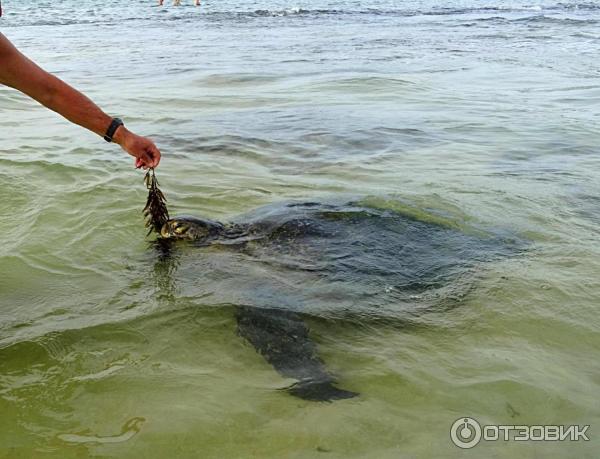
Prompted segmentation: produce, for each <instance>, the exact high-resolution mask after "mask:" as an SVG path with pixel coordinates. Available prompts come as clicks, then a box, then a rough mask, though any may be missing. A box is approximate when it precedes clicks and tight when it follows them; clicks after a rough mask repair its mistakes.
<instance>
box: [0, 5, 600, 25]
mask: <svg viewBox="0 0 600 459" xmlns="http://www.w3.org/2000/svg"><path fill="white" fill-rule="evenodd" d="M598 11H600V4H598V3H593V2H584V3H562V2H561V3H556V4H553V5H535V4H534V5H527V4H523V5H497V6H494V5H492V6H481V7H479V6H472V7H433V8H429V9H411V8H398V9H390V8H387V9H380V8H361V9H347V8H316V9H307V8H301V7H297V6H296V7H288V8H280V9H255V10H247V11H239V10H238V11H228V10H211V9H210V7H205V8H204V9H202V10H201V12H200V14H196V13H194V15H191V14H182V13H181V12H178V13H177V14H171V13H170V12H168V10H161V14H160V16H157V15H155V14H153V15H146V14H144V15H139V14H135V15H134V16H131V15H127V16H125V17H123V16H120V17H116V18H113V17H111V16H107V15H94V17H90V16H81V17H75V16H73V15H63V16H62V17H61V16H56V15H55V16H54V17H53V18H51V19H49V18H48V17H47V16H35V15H28V14H13V15H9V16H8V17H7V18H6V20H5V21H4V23H3V26H5V27H18V26H25V25H28V26H62V25H73V24H98V25H100V24H103V25H110V24H114V23H115V22H123V21H124V20H126V21H136V20H137V21H151V22H156V21H191V20H209V21H215V20H216V21H221V20H222V21H227V20H240V19H242V20H243V19H254V18H281V17H324V16H386V17H414V16H463V15H465V16H466V15H471V14H482V15H489V14H493V15H496V16H497V15H506V14H513V13H528V12H529V13H539V14H559V13H585V12H598ZM97 16H98V17H102V19H97ZM573 20H576V19H573Z"/></svg>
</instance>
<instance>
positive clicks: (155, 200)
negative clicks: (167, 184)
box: [143, 169, 169, 235]
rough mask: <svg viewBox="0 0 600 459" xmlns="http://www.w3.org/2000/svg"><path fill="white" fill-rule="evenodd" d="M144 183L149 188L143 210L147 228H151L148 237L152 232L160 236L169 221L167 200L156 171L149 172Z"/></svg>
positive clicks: (150, 170)
mask: <svg viewBox="0 0 600 459" xmlns="http://www.w3.org/2000/svg"><path fill="white" fill-rule="evenodd" d="M144 183H145V184H146V188H148V200H147V201H146V207H144V210H143V214H144V218H145V220H146V228H149V230H148V234H147V235H149V234H150V233H151V232H152V231H155V232H156V233H157V234H160V230H161V228H162V227H163V225H164V224H165V223H166V222H167V221H168V220H169V211H168V210H167V199H166V198H165V195H164V194H163V193H162V191H160V189H159V188H158V180H156V175H155V174H154V169H149V170H148V172H147V173H146V176H145V177H144Z"/></svg>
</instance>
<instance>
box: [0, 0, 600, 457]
mask: <svg viewBox="0 0 600 459" xmlns="http://www.w3.org/2000/svg"><path fill="white" fill-rule="evenodd" d="M183 3H191V1H190V2H186V1H184V2H183ZM3 7H4V10H5V17H4V18H3V19H2V20H1V21H0V27H1V30H2V32H3V33H4V34H5V35H7V36H8V37H9V38H10V39H11V40H13V41H14V42H15V43H16V44H17V45H18V46H19V47H20V48H21V49H22V50H23V51H24V52H26V54H27V55H29V56H30V57H32V58H34V59H35V60H36V61H37V62H39V63H40V64H41V65H42V66H44V67H45V68H46V69H48V70H50V71H52V72H54V73H55V74H57V75H59V76H60V77H61V78H64V79H65V80H67V81H68V82H70V83H72V84H74V85H75V86H77V87H78V88H80V89H82V90H83V91H84V92H86V94H88V95H89V96H90V97H92V98H93V99H94V100H95V101H96V102H98V103H99V104H100V105H101V106H102V107H103V108H104V109H105V110H106V111H108V112H109V113H112V114H115V115H121V116H122V117H123V118H124V119H125V121H126V123H127V124H128V125H129V126H130V127H131V128H132V129H133V130H135V131H138V132H140V133H144V134H147V135H150V136H152V137H153V138H154V139H155V140H156V142H157V144H158V145H159V147H160V148H161V150H162V152H163V154H164V159H163V162H162V164H161V167H160V170H159V171H158V173H159V179H160V181H161V183H162V185H163V188H164V191H165V193H166V194H167V196H168V198H169V202H170V209H171V211H172V213H188V214H195V215H203V216H207V217H210V218H214V219H220V220H228V219H231V218H234V217H235V216H237V215H239V214H241V213H243V212H246V211H251V210H252V209H254V208H256V207H258V206H260V205H263V204H267V203H272V202H278V201H283V200H290V199H310V200H326V199H341V198H344V199H345V198H346V197H349V198H352V199H355V198H359V199H368V200H369V202H371V203H372V204H373V205H375V206H377V207H379V208H382V207H383V208H390V209H397V210H398V209H400V210H402V211H403V212H409V213H412V214H417V215H420V216H430V215H438V216H439V215H442V216H444V218H445V219H447V220H449V221H451V222H454V223H455V224H456V225H457V227H459V228H467V227H485V228H490V229H497V230H501V231H506V232H508V233H511V234H518V235H519V236H520V237H522V238H525V239H527V240H528V241H529V249H528V250H527V252H526V253H525V254H524V255H523V256H519V257H508V258H505V259H503V260H499V261H497V262H495V263H489V264H487V265H486V266H485V267H484V268H482V270H481V272H479V273H478V276H477V281H476V282H475V283H474V285H473V286H472V287H471V288H470V290H469V292H468V294H467V295H466V296H465V297H464V298H463V299H462V300H461V302H460V305H459V307H456V308H453V309H452V310H451V311H446V312H443V313H442V312H440V313H430V314H424V315H423V316H422V317H419V318H417V320H415V322H414V323H412V324H411V325H410V326H405V327H397V326H394V325H392V324H378V325H377V326H375V325H372V324H366V323H365V324H363V325H362V326H361V324H356V323H353V324H349V323H346V322H343V321H328V322H323V321H319V320H315V321H312V322H311V323H310V327H311V332H312V335H313V338H314V340H315V341H316V342H317V343H318V345H319V349H320V352H321V354H322V356H323V358H324V360H325V361H326V362H327V365H328V367H329V368H331V369H332V371H334V372H335V373H336V374H337V375H338V376H339V378H340V380H341V381H343V386H344V387H345V388H348V389H350V390H354V391H357V392H360V393H361V396H360V397H359V398H356V399H352V400H346V401H340V402H336V403H331V404H319V403H311V402H305V401H302V400H298V399H296V398H293V397H291V396H289V395H287V394H286V393H285V392H282V391H280V390H277V389H280V388H282V387H286V386H287V385H288V384H289V381H287V380H284V379H283V378H282V377H280V376H279V375H278V374H277V373H275V372H274V371H273V369H272V368H271V367H270V366H269V365H268V364H266V363H265V361H264V360H263V359H262V358H261V357H260V356H259V355H257V354H256V352H255V351H254V349H252V348H251V347H250V346H249V345H248V344H247V343H245V342H244V341H243V340H242V339H240V337H239V336H237V335H236V332H235V319H234V316H233V314H232V310H231V307H230V305H225V304H223V303H222V301H221V300H222V299H223V298H224V296H225V295H224V294H225V293H230V292H225V291H223V290H219V288H214V289H213V290H210V288H209V287H206V291H204V293H203V294H202V295H200V294H194V295H186V290H185V288H184V289H183V290H177V289H174V290H172V291H168V294H165V289H164V286H161V285H160V284H161V276H160V273H159V274H158V275H157V273H156V271H155V269H154V268H155V253H154V252H153V251H152V250H151V249H150V248H149V247H148V244H147V240H146V239H145V238H144V236H145V231H144V228H143V224H142V219H141V214H140V210H141V208H142V207H143V204H144V201H145V189H144V186H143V183H142V175H141V173H140V172H139V171H136V170H134V169H133V168H132V167H131V166H132V164H131V161H130V159H129V157H127V156H126V155H124V154H122V153H121V152H120V151H117V149H116V148H115V147H114V146H110V145H107V144H105V143H103V141H102V140H101V139H98V138H96V137H95V136H93V135H92V134H89V133H87V132H85V131H83V130H81V129H79V128H77V127H74V126H70V125H69V124H67V123H66V122H65V121H64V120H62V119H61V118H60V117H58V116H57V115H55V114H53V113H50V112H48V111H46V110H44V109H42V108H40V107H38V106H37V105H36V104H35V103H34V102H32V101H30V100H28V99H27V98H25V97H24V96H22V95H20V94H19V93H16V92H15V91H13V90H10V89H7V88H0V128H1V132H2V134H1V137H2V140H1V143H0V196H1V200H0V234H1V235H2V236H1V239H0V240H1V241H2V244H1V246H0V457H7V458H16V457H57V458H69V457H88V456H93V457H131V458H139V457H147V458H154V457H156V458H162V457H216V458H221V457H240V458H247V457H274V458H275V457H277V458H279V457H343V458H347V457H372V458H378V459H379V458H387V457H389V458H397V457H462V456H463V455H464V454H465V451H463V450H460V449H458V448H456V447H455V446H454V445H452V444H451V442H450V439H449V429H450V425H451V424H452V423H453V422H454V420H456V419H457V418H459V417H461V416H466V415H469V416H472V417H474V418H476V419H478V420H479V421H481V422H482V423H484V424H590V425H591V428H590V430H589V431H588V433H589V436H590V441H589V442H577V443H572V442H561V443H560V444H557V443H556V442H545V443H543V442H527V443H523V442H520V443H519V442H514V441H513V442H502V441H499V442H488V443H485V444H483V443H482V444H480V445H478V446H477V447H476V449H475V450H473V451H474V452H473V453H472V454H477V455H485V456H486V457H524V458H528V457H532V458H533V457H596V455H595V454H594V453H595V452H596V451H597V450H598V446H599V442H600V440H599V439H600V433H599V432H600V431H599V430H598V429H599V427H600V402H599V401H598V400H599V399H598V393H599V392H600V376H599V370H600V364H599V363H598V348H599V347H600V318H599V316H598V314H597V306H598V299H599V298H600V282H599V281H598V272H599V271H600V262H599V261H598V260H599V259H600V258H599V255H600V249H599V248H598V244H597V239H598V236H599V234H600V233H599V231H598V225H599V223H600V217H599V215H600V160H599V159H598V155H597V150H598V145H599V144H600V131H599V128H598V123H599V122H600V108H599V107H600V81H599V79H600V70H599V68H598V57H599V55H598V46H599V44H600V7H598V5H597V3H595V2H573V1H563V2H557V1H550V0H548V1H533V2H527V1H502V0H493V1H491V0H490V1H487V0H486V1H477V0H465V1H448V2H434V1H431V0H423V1H403V2H400V1H375V0H368V1H363V2H357V1H335V2H333V1H332V2H327V1H325V0H315V1H298V2H295V3H285V2H281V1H254V2H246V3H240V2H232V1H230V0H226V1H222V2H213V1H207V2H205V3H204V4H203V6H202V7H200V8H195V7H192V6H191V5H189V4H186V5H183V6H181V7H179V8H173V7H172V6H170V5H165V7H163V8H158V7H156V6H155V5H154V4H153V3H152V2H150V1H148V2H142V1H128V2H125V1H114V0H110V1H103V2H90V1H88V0H81V1H77V2H76V1H73V0H63V1H61V2H50V1H35V2H34V1H32V0H22V1H20V2H17V1H15V0H4V2H3ZM0 65H2V64H1V63H0ZM198 275H201V273H200V274H198ZM191 277H193V276H191V275H190V278H191ZM233 279H235V278H233ZM215 285H216V286H221V285H224V284H223V283H222V282H221V283H215ZM229 285H230V286H231V288H237V287H240V286H236V283H235V282H234V281H231V282H229ZM184 287H185V286H184ZM303 288H305V289H307V291H309V292H310V289H311V288H313V287H312V286H311V284H310V283H307V284H306V285H304V286H303ZM475 451H477V452H475Z"/></svg>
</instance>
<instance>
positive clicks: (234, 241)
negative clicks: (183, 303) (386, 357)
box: [158, 203, 515, 401]
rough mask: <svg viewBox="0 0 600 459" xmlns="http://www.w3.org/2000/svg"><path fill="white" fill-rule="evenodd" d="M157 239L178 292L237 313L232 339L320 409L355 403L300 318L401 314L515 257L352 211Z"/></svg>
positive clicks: (198, 227) (435, 229) (261, 219)
mask: <svg viewBox="0 0 600 459" xmlns="http://www.w3.org/2000/svg"><path fill="white" fill-rule="evenodd" d="M182 241H184V242H182ZM158 242H159V243H160V244H161V246H162V247H163V248H164V247H168V248H169V253H174V252H177V254H178V255H177V256H178V264H179V271H180V273H181V275H182V276H183V277H184V280H185V282H183V283H182V284H183V285H184V287H183V289H184V290H185V293H186V294H187V295H189V296H198V295H202V296H206V295H210V296H211V301H212V300H213V299H215V300H216V299H217V298H218V300H217V301H215V302H218V303H227V304H235V305H236V320H237V324H238V333H239V335H240V336H242V337H243V338H245V339H246V340H247V341H248V342H249V343H250V344H251V345H252V346H253V347H254V348H255V349H256V350H257V351H258V352H259V353H260V354H261V355H262V356H263V357H264V358H265V359H266V361H267V362H269V363H270V364H271V365H272V366H273V367H274V368H275V369H276V370H277V371H278V372H279V373H280V374H281V375H283V376H285V377H288V378H293V379H295V380H296V381H297V382H296V383H295V384H294V385H292V386H291V387H289V388H288V390H289V392H290V393H291V394H293V395H295V396H298V397H300V398H303V399H307V400H319V401H330V400H336V399H345V398H351V397H355V396H356V395H358V394H357V393H355V392H351V391H348V390H344V389H340V388H338V387H337V386H336V383H337V380H336V378H335V377H334V376H333V375H332V374H331V373H330V372H329V371H328V370H327V369H326V368H325V365H324V362H323V360H322V359H321V358H320V357H319V355H318V352H317V346H316V345H315V343H314V342H313V341H312V340H311V339H310V336H309V329H308V327H307V325H306V323H305V322H304V320H303V318H304V317H305V316H307V315H308V316H317V317H326V318H329V319H340V318H348V317H354V318H356V317H359V318H360V320H366V319H368V318H371V317H373V318H385V319H386V320H389V319H393V318H400V319H401V318H403V317H410V316H411V315H414V314H418V313H420V312H423V311H425V310H427V309H428V308H431V307H433V306H435V305H440V304H442V303H444V302H448V301H450V299H455V298H457V297H460V295H462V294H464V293H466V291H467V290H468V288H469V286H470V285H472V281H471V280H472V279H473V274H474V272H475V271H476V268H477V267H478V265H479V264H481V263H482V262H486V261H489V260H492V259H496V258H498V257H499V256H506V255H508V254H511V253H514V250H515V245H514V244H512V243H510V242H507V241H506V240H505V239H503V238H499V237H497V236H491V235H489V234H483V233H482V232H475V231H472V232H465V231H462V230H461V229H459V228H457V227H453V226H452V225H446V224H444V223H443V221H440V222H435V221H434V222H431V221H430V222H427V221H423V220H422V219H418V218H415V217H413V216H409V215H406V214H403V213H399V212H395V211H391V210H386V209H378V208H373V207H368V206H366V205H363V204H360V203H348V204H344V205H328V204H321V203H284V204H277V205H270V206H266V207H263V208H260V209H258V210H257V211H255V212H253V213H252V214H248V215H246V216H244V217H241V218H239V219H238V221H235V222H233V223H228V224H223V223H220V222H217V221H212V220H207V219H203V218H196V217H191V216H182V217H176V218H172V219H170V220H168V221H167V222H166V223H165V224H164V225H163V226H162V228H161V231H160V238H159V241H158ZM174 249H175V250H174ZM198 251H201V256H198V255H199V254H198ZM182 263H184V264H186V266H185V269H181V265H182Z"/></svg>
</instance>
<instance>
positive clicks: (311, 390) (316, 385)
mask: <svg viewBox="0 0 600 459" xmlns="http://www.w3.org/2000/svg"><path fill="white" fill-rule="evenodd" d="M286 391H287V392H288V393H290V394H291V395H293V396H294V397H299V398H301V399H304V400H311V401H313V402H333V401H334V400H344V399H347V398H354V397H358V395H359V394H358V392H352V391H349V390H345V389H340V388H338V387H335V385H334V381H332V380H326V381H313V380H310V379H305V380H302V381H298V382H297V383H294V384H292V385H291V386H290V387H288V388H287V389H286Z"/></svg>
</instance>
